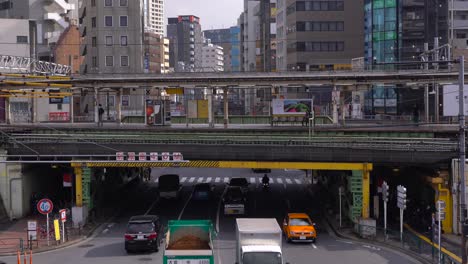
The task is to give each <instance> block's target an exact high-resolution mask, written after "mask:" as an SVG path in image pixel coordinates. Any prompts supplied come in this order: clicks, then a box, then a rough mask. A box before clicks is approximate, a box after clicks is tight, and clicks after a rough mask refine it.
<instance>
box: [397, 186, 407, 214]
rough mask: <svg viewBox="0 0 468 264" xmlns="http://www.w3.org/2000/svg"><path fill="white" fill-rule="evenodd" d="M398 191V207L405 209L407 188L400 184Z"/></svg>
mask: <svg viewBox="0 0 468 264" xmlns="http://www.w3.org/2000/svg"><path fill="white" fill-rule="evenodd" d="M397 191H398V201H397V205H398V208H400V209H403V210H404V209H406V188H405V187H403V186H401V185H398V187H397Z"/></svg>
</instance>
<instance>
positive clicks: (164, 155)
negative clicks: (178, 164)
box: [161, 152, 171, 161]
mask: <svg viewBox="0 0 468 264" xmlns="http://www.w3.org/2000/svg"><path fill="white" fill-rule="evenodd" d="M161 156H162V160H163V161H170V160H171V154H170V153H169V152H163V153H162V154H161Z"/></svg>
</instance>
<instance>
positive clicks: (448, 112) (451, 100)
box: [444, 84, 468, 116]
mask: <svg viewBox="0 0 468 264" xmlns="http://www.w3.org/2000/svg"><path fill="white" fill-rule="evenodd" d="M458 87H459V86H458V84H456V85H453V84H452V85H444V116H458V109H459V108H458V102H459V101H458ZM463 91H464V96H465V100H464V102H465V116H468V105H467V101H468V100H467V98H468V85H465V87H464V89H463Z"/></svg>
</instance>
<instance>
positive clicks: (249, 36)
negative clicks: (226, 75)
mask: <svg viewBox="0 0 468 264" xmlns="http://www.w3.org/2000/svg"><path fill="white" fill-rule="evenodd" d="M259 3H260V2H259V1H248V0H244V11H243V12H242V14H241V15H240V16H239V19H238V26H239V28H240V41H241V47H240V51H241V71H245V72H250V71H256V70H257V66H256V65H257V60H256V58H257V57H256V55H257V53H259V52H260V51H258V52H257V44H256V41H257V38H258V32H259V31H258V29H259V17H258V16H257V13H255V12H256V8H257V7H258V5H259Z"/></svg>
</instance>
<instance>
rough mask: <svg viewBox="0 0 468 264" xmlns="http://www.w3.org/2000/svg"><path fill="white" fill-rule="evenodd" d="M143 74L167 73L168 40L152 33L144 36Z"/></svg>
mask: <svg viewBox="0 0 468 264" xmlns="http://www.w3.org/2000/svg"><path fill="white" fill-rule="evenodd" d="M143 43H144V60H143V64H144V72H145V73H159V74H164V73H168V72H169V39H168V38H165V37H164V36H162V35H160V34H158V33H156V32H152V31H147V32H145V36H144V42H143Z"/></svg>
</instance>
